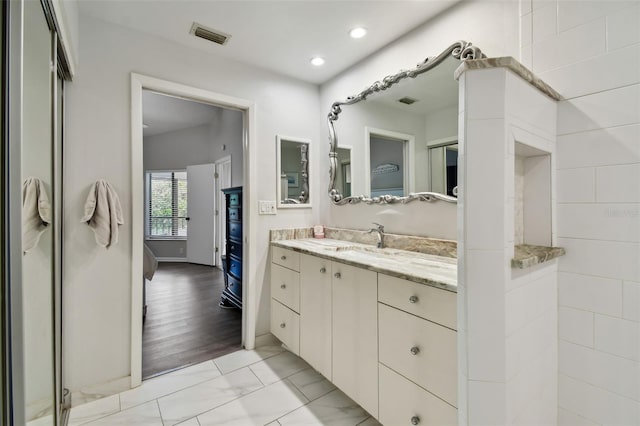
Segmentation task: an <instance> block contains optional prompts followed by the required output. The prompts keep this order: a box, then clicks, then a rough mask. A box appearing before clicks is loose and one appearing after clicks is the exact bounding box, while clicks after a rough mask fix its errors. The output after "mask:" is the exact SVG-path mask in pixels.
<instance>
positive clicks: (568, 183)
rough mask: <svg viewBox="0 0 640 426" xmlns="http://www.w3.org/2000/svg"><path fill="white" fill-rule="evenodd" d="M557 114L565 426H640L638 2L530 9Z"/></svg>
mask: <svg viewBox="0 0 640 426" xmlns="http://www.w3.org/2000/svg"><path fill="white" fill-rule="evenodd" d="M520 9H521V10H520V13H521V17H520V19H521V52H522V61H523V63H524V64H525V65H527V66H529V67H530V68H531V69H532V70H533V71H534V72H535V73H536V74H537V75H539V76H540V77H541V78H542V79H543V80H544V81H546V82H547V83H549V84H550V85H551V86H552V87H554V88H555V89H556V90H558V91H559V92H560V93H561V94H562V95H563V96H564V97H565V98H566V100H565V101H563V102H560V104H559V108H558V139H557V143H558V146H557V162H556V164H557V189H558V192H557V194H558V195H557V196H558V208H557V217H558V224H557V231H558V237H559V238H558V245H560V246H562V247H565V248H566V249H567V255H566V256H565V257H564V258H562V259H561V260H560V263H559V268H560V274H559V279H558V284H559V293H558V303H559V317H558V318H559V349H558V368H559V396H558V401H559V412H558V423H559V424H564V425H577V424H588V425H592V424H603V423H606V424H617V425H628V424H638V421H640V85H639V83H640V2H638V1H624V2H622V1H571V0H560V1H557V0H556V1H537V0H533V1H532V0H521V2H520Z"/></svg>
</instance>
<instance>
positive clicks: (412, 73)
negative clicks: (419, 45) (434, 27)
mask: <svg viewBox="0 0 640 426" xmlns="http://www.w3.org/2000/svg"><path fill="white" fill-rule="evenodd" d="M450 56H452V57H453V58H455V59H458V60H460V61H465V60H469V59H481V58H485V57H486V56H485V55H484V54H483V53H482V52H481V51H480V49H479V48H478V47H476V46H473V45H472V44H471V43H469V42H466V41H463V40H460V41H457V42H455V43H453V44H452V45H451V46H449V47H448V48H447V49H445V50H444V51H443V52H442V53H440V54H439V55H438V56H432V57H428V58H427V59H425V60H424V61H423V62H421V63H419V64H418V65H417V66H416V68H414V69H412V70H408V71H404V70H403V71H400V72H398V73H397V74H395V75H389V76H386V77H385V78H383V79H382V80H379V81H376V82H375V83H373V84H372V85H371V86H369V87H368V88H366V89H365V90H363V91H362V92H360V93H358V94H357V95H354V96H349V97H348V98H347V99H346V100H344V101H338V102H334V103H333V105H331V111H330V112H329V115H328V117H327V123H328V125H329V141H330V142H329V145H330V152H329V161H330V166H329V197H330V198H331V201H332V202H333V204H336V205H345V204H358V203H366V204H395V203H401V204H406V203H409V202H411V201H414V200H419V201H436V200H441V201H446V202H449V203H456V202H457V201H458V199H457V198H456V197H450V196H448V195H444V194H439V193H436V192H416V193H411V194H409V195H408V196H406V197H398V196H396V195H382V196H379V197H373V198H369V197H366V196H364V195H356V196H350V197H344V196H343V195H342V194H341V193H340V191H339V189H338V188H336V186H335V183H336V170H337V167H338V163H337V156H338V154H337V148H338V137H337V135H336V131H335V128H334V125H333V122H334V121H336V120H337V119H338V116H339V115H340V113H341V112H342V106H343V105H353V104H356V103H358V102H362V101H364V100H366V99H367V96H369V95H371V94H373V93H376V92H380V91H384V90H387V89H388V88H390V87H391V86H393V85H394V84H396V83H398V82H399V81H400V80H403V79H405V78H409V77H411V78H415V77H417V76H418V75H420V74H422V73H425V72H427V71H429V70H430V69H432V68H434V67H435V66H436V65H438V64H440V63H441V62H443V61H444V60H445V59H447V58H448V57H450Z"/></svg>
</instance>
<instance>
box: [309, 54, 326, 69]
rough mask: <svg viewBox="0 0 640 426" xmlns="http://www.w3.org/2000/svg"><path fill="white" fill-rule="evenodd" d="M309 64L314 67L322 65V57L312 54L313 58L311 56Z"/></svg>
mask: <svg viewBox="0 0 640 426" xmlns="http://www.w3.org/2000/svg"><path fill="white" fill-rule="evenodd" d="M311 65H315V66H316V67H319V66H321V65H324V58H321V57H320V56H314V57H313V58H311Z"/></svg>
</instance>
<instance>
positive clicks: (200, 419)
mask: <svg viewBox="0 0 640 426" xmlns="http://www.w3.org/2000/svg"><path fill="white" fill-rule="evenodd" d="M85 424H86V425H91V426H98V425H102V426H118V425H123V426H124V425H126V426H138V425H145V426H146V425H149V426H151V425H153V426H155V425H158V426H167V425H175V424H180V425H184V426H205V425H242V426H245V425H269V426H279V425H282V426H285V425H325V424H331V425H345V426H356V425H362V426H364V425H367V426H372V425H378V424H379V423H378V422H377V421H376V420H375V419H373V418H372V417H370V416H369V415H368V414H367V412H366V411H364V410H363V409H362V408H361V407H360V406H358V405H357V404H356V403H355V402H353V401H352V400H351V399H349V398H348V397H347V396H346V395H345V394H343V393H342V392H341V391H340V390H338V389H336V388H335V386H333V385H332V384H331V383H330V382H329V381H327V380H326V379H325V378H324V377H322V375H320V374H319V373H317V372H316V371H315V370H313V369H312V368H310V367H309V365H308V364H307V363H306V362H304V361H303V360H302V359H300V358H298V357H297V356H295V355H293V354H291V353H289V352H286V351H283V350H282V349H281V348H279V347H276V346H265V347H261V348H259V349H257V350H255V351H246V350H241V351H237V352H234V353H231V354H228V355H225V356H222V357H220V358H216V359H214V360H211V361H206V362H203V363H200V364H197V365H194V366H191V367H187V368H185V369H182V370H178V371H174V372H171V373H169V374H165V375H163V376H159V377H156V378H153V379H150V380H146V381H144V382H143V383H142V385H141V386H140V387H138V388H136V389H131V390H128V391H126V392H122V393H120V394H118V395H113V396H110V397H107V398H103V399H99V400H96V401H93V402H89V403H87V404H84V405H79V406H77V407H74V408H73V409H72V410H71V415H70V418H69V425H72V426H75V425H85Z"/></svg>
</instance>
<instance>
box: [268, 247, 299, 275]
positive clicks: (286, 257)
mask: <svg viewBox="0 0 640 426" xmlns="http://www.w3.org/2000/svg"><path fill="white" fill-rule="evenodd" d="M271 261H272V262H273V263H277V264H278V265H281V266H284V267H285V268H289V269H293V270H294V271H300V253H298V252H295V251H293V250H287V249H283V248H281V247H272V248H271Z"/></svg>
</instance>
